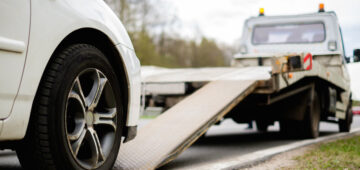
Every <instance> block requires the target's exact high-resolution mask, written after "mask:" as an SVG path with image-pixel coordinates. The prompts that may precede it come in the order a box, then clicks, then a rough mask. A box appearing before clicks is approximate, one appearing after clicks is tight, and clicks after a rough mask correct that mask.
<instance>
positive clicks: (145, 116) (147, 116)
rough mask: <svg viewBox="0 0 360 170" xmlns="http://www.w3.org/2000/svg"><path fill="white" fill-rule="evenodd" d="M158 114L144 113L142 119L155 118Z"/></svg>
mask: <svg viewBox="0 0 360 170" xmlns="http://www.w3.org/2000/svg"><path fill="white" fill-rule="evenodd" d="M156 117H157V116H155V115H150V116H149V115H143V116H141V117H140V119H155V118H156Z"/></svg>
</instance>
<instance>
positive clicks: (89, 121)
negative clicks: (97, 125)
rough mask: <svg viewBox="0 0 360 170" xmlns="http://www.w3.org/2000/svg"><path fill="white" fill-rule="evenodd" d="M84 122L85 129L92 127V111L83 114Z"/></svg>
mask: <svg viewBox="0 0 360 170" xmlns="http://www.w3.org/2000/svg"><path fill="white" fill-rule="evenodd" d="M85 120H86V125H87V127H92V126H93V125H94V113H93V112H92V111H87V112H86V114H85Z"/></svg>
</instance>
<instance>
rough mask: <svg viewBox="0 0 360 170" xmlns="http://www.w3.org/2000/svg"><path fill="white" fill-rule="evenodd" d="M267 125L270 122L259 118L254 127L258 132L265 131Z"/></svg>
mask: <svg viewBox="0 0 360 170" xmlns="http://www.w3.org/2000/svg"><path fill="white" fill-rule="evenodd" d="M269 125H270V124H269V123H268V122H266V121H261V120H257V121H256V129H257V130H258V131H260V132H267V131H268V127H269Z"/></svg>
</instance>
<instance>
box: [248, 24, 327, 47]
mask: <svg viewBox="0 0 360 170" xmlns="http://www.w3.org/2000/svg"><path fill="white" fill-rule="evenodd" d="M324 40H325V26H324V24H323V23H304V24H281V25H280V24H279V25H258V26H255V28H254V31H253V36H252V43H253V44H255V45H260V44H291V43H317V42H322V41H324Z"/></svg>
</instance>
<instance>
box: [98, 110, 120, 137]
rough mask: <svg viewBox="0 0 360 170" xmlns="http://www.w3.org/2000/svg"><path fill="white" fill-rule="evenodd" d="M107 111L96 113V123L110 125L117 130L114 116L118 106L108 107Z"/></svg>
mask: <svg viewBox="0 0 360 170" xmlns="http://www.w3.org/2000/svg"><path fill="white" fill-rule="evenodd" d="M108 110H109V112H107V113H94V119H95V120H94V124H96V125H109V126H111V127H112V128H113V129H114V131H115V130H116V123H115V121H114V117H115V116H116V114H117V109H116V108H111V109H108Z"/></svg>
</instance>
